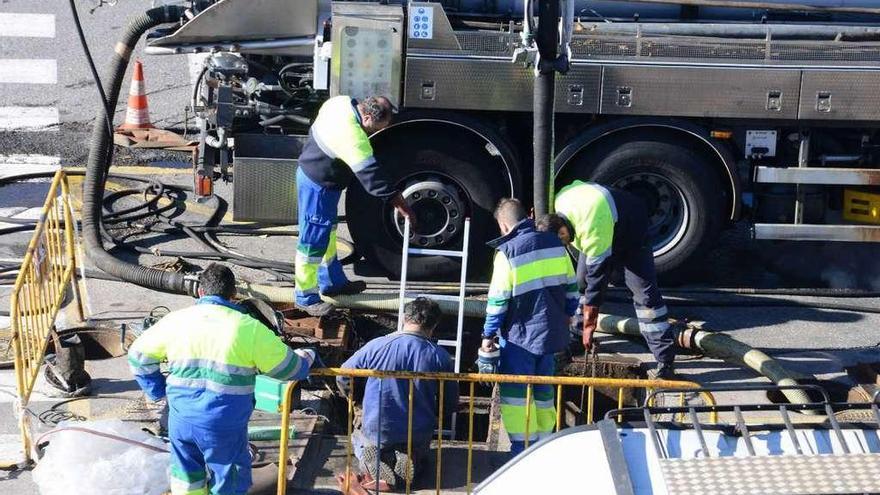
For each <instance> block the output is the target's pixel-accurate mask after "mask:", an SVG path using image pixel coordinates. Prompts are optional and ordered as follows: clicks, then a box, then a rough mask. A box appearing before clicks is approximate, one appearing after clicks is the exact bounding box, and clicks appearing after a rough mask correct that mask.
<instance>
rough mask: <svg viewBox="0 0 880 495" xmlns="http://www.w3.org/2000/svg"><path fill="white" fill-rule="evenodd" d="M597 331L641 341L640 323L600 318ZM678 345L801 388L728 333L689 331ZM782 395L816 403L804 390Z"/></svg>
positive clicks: (778, 365)
mask: <svg viewBox="0 0 880 495" xmlns="http://www.w3.org/2000/svg"><path fill="white" fill-rule="evenodd" d="M598 331H600V332H602V333H607V334H616V335H626V336H629V337H641V332H640V331H639V322H638V320H636V319H635V318H623V317H621V316H614V315H599V328H598ZM678 342H679V344H680V345H681V346H682V347H684V348H695V349H699V350H700V351H701V352H702V353H703V354H705V355H706V356H709V357H711V358H714V359H721V360H723V361H725V362H728V363H732V364H736V365H738V366H745V367H747V368H751V369H752V370H754V371H755V372H757V373H758V374H760V375H763V376H765V377H767V378H768V379H769V380H770V381H772V382H773V383H775V384H777V385H781V386H788V385H797V384H798V382H797V379H796V378H797V377H798V375H796V374H795V373H793V372H792V371H790V370H788V369H786V368H785V366H783V365H782V363H780V362H779V361H777V360H775V359H773V358H772V357H770V356H768V355H767V354H765V353H763V352H761V351H759V350H758V349H755V348H753V347H751V346H748V345H746V344H743V343H742V342H740V341H738V340H736V339H734V338H733V337H731V336H729V335H727V334H726V333H721V332H708V331H706V330H700V329H695V328H688V329H687V330H685V331H683V332H681V334H680V335H679V336H678ZM782 393H783V394H784V395H785V397H786V398H787V399H788V401H789V402H791V403H792V404H809V403H812V402H813V400H811V399H810V397H809V395H807V393H806V392H805V391H803V390H782Z"/></svg>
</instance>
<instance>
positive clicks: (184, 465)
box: [168, 413, 251, 495]
mask: <svg viewBox="0 0 880 495" xmlns="http://www.w3.org/2000/svg"><path fill="white" fill-rule="evenodd" d="M168 439H169V440H170V441H171V493H172V495H203V494H207V493H209V491H210V493H212V494H215V495H221V494H222V495H240V494H241V495H244V494H246V493H247V491H248V488H250V486H251V455H250V452H249V451H248V439H247V427H242V428H241V429H239V430H214V429H209V428H202V427H199V426H195V425H192V424H190V423H187V422H186V421H182V420H179V419H175V417H174V414H173V413H172V414H171V416H170V417H169V418H168Z"/></svg>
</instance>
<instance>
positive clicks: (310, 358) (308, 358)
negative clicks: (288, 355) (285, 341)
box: [293, 349, 317, 369]
mask: <svg viewBox="0 0 880 495" xmlns="http://www.w3.org/2000/svg"><path fill="white" fill-rule="evenodd" d="M293 353H294V354H296V355H297V357H299V358H300V359H302V360H303V361H305V362H306V364H307V365H308V366H306V369H312V363H314V362H315V357H316V356H317V354H315V351H314V350H312V349H294V350H293Z"/></svg>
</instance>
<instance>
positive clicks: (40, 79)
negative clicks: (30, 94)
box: [0, 58, 58, 84]
mask: <svg viewBox="0 0 880 495" xmlns="http://www.w3.org/2000/svg"><path fill="white" fill-rule="evenodd" d="M57 82H58V64H57V63H56V61H55V60H54V59H41V58H33V59H28V58H4V59H0V83H20V84H55V83H57Z"/></svg>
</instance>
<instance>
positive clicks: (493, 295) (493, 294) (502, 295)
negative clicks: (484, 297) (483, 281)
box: [488, 290, 511, 300]
mask: <svg viewBox="0 0 880 495" xmlns="http://www.w3.org/2000/svg"><path fill="white" fill-rule="evenodd" d="M488 296H489V299H504V300H506V299H510V296H511V291H509V290H497V291H496V290H490V291H489V294H488Z"/></svg>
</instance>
